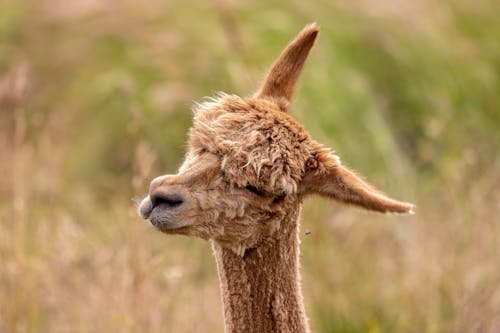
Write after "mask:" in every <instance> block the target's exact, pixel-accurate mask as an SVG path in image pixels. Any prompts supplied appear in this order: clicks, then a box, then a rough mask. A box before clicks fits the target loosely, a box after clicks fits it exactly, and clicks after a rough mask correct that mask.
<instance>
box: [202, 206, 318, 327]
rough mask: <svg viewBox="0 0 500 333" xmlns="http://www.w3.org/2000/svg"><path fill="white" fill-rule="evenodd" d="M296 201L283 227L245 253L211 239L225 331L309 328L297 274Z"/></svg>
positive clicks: (282, 224) (297, 217)
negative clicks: (236, 252) (238, 253)
mask: <svg viewBox="0 0 500 333" xmlns="http://www.w3.org/2000/svg"><path fill="white" fill-rule="evenodd" d="M299 214H300V206H296V207H295V208H294V209H293V210H292V211H291V212H290V214H289V215H288V216H287V217H285V219H284V220H283V221H282V223H281V228H280V229H279V230H278V231H277V232H276V233H275V234H274V235H273V236H270V237H269V238H267V239H265V240H263V241H262V243H261V244H260V245H259V246H258V247H257V248H254V249H248V250H247V251H246V252H245V255H244V256H238V255H237V254H235V253H234V252H233V251H232V250H230V249H227V248H224V247H222V246H220V245H219V244H217V243H216V242H213V243H212V244H213V249H214V253H215V258H216V260H217V268H218V271H219V279H220V286H221V292H222V301H223V304H224V319H225V331H226V333H236V332H249V333H252V332H255V333H262V332H283V333H284V332H290V333H292V332H293V333H306V332H309V328H308V323H307V318H306V316H305V311H304V306H303V301H302V292H301V289H300V273H299V235H298V229H299Z"/></svg>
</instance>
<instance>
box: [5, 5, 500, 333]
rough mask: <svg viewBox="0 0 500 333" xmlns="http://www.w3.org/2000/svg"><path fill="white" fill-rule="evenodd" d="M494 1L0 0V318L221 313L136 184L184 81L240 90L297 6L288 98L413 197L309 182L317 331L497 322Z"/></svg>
mask: <svg viewBox="0 0 500 333" xmlns="http://www.w3.org/2000/svg"><path fill="white" fill-rule="evenodd" d="M499 13H500V6H499V5H498V3H496V2H494V1H489V0H477V1H469V0H442V1H429V0H423V1H412V0H397V1H389V0H381V1H368V0H359V1H340V0H332V1H326V0H317V1H310V2H308V1H298V0H291V1H274V0H272V1H248V2H240V1H234V0H227V1H222V0H213V1H206V2H190V1H180V0H179V1H160V0H150V1H139V0H127V1H121V2H113V1H96V0H73V1H63V0H24V1H23V0H17V1H16V0H0V175H1V176H0V333H11V332H56V333H57V332H180V333H194V332H203V333H210V332H222V331H223V324H222V312H221V302H220V296H219V290H218V282H217V274H216V269H215V262H214V259H213V256H212V253H211V248H210V246H209V244H208V243H207V242H205V241H202V240H199V239H190V238H185V237H180V236H178V237H169V236H165V235H163V234H160V233H159V232H157V231H155V230H153V228H152V227H150V226H149V225H148V224H147V223H145V222H144V221H142V220H141V219H140V218H139V217H138V216H137V214H136V213H135V200H137V199H138V198H140V197H141V196H143V195H144V194H145V193H146V191H147V186H148V184H149V181H150V180H151V179H152V178H153V177H155V176H157V175H160V174H165V173H175V172H176V169H177V167H178V166H179V165H180V163H181V161H182V159H183V153H184V150H185V142H186V135H187V129H188V128H189V126H190V124H191V116H192V113H191V107H192V105H193V102H194V101H201V100H203V97H204V96H211V95H214V94H215V93H216V92H218V91H224V92H228V93H236V94H240V95H249V94H251V93H252V92H253V89H255V87H257V84H258V83H259V80H260V79H261V77H262V74H263V71H264V70H265V69H266V67H267V66H268V65H269V64H270V63H271V61H272V60H274V58H275V57H276V56H277V55H278V53H279V52H280V50H281V48H282V47H283V46H284V45H285V44H286V43H287V41H288V40H289V39H290V38H291V37H292V36H294V34H295V33H296V32H297V31H299V30H300V29H301V28H302V27H303V26H304V25H305V24H306V23H308V22H312V21H316V22H317V23H318V25H319V26H320V28H321V33H320V37H319V40H318V43H317V45H316V46H315V48H314V50H313V51H312V54H311V56H310V58H309V60H308V63H307V64H306V68H305V72H304V75H303V77H302V81H301V86H300V89H299V91H298V94H297V96H296V100H295V103H294V105H293V107H292V114H293V115H294V116H295V117H296V118H297V119H299V120H300V121H301V122H303V123H304V125H305V126H306V128H307V129H308V130H309V131H310V133H311V134H312V136H313V137H314V138H315V139H317V140H318V141H322V142H323V143H325V144H326V145H328V146H330V147H332V148H334V149H335V151H336V152H337V153H338V155H339V156H341V158H342V160H343V161H344V163H345V164H347V165H349V166H350V167H352V168H353V169H355V170H358V171H359V172H360V173H361V174H363V175H364V176H365V177H366V179H368V180H369V181H370V182H372V183H374V184H375V185H376V186H377V187H378V188H381V189H384V191H386V192H387V193H388V194H390V195H391V196H393V197H395V198H397V199H401V200H405V201H411V202H414V203H416V205H417V210H416V215H414V216H384V215H379V214H373V213H367V212H364V211H360V210H358V209H355V208H352V207H346V206H342V205H340V204H337V203H332V202H329V201H326V200H323V199H319V198H314V199H309V200H308V201H307V202H306V204H305V207H304V211H303V217H302V226H301V229H302V236H301V239H302V245H301V246H302V258H301V261H302V274H303V290H304V294H305V301H306V308H307V311H308V315H309V317H310V322H311V326H312V328H313V330H314V332H318V333H319V332H324V333H333V332H342V333H343V332H348V333H355V332H370V333H379V332H415V333H417V332H418V333H420V332H428V333H434V332H436V333H438V332H457V333H458V332H460V333H462V332H478V333H483V332H485V333H495V332H500V218H499V216H500V42H499V40H500V17H499ZM306 230H310V235H306V234H305V231H306ZM307 234H309V232H308V233H307Z"/></svg>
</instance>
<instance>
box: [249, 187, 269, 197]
mask: <svg viewBox="0 0 500 333" xmlns="http://www.w3.org/2000/svg"><path fill="white" fill-rule="evenodd" d="M245 189H246V190H248V191H250V192H252V193H253V194H255V195H258V196H259V197H263V196H265V195H266V193H265V192H264V191H261V190H259V189H258V188H256V187H255V186H252V185H247V186H245Z"/></svg>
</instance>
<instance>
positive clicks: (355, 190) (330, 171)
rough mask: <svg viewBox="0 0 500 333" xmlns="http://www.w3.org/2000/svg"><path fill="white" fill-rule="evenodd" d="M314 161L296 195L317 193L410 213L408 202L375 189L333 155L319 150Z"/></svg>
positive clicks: (378, 207)
mask: <svg viewBox="0 0 500 333" xmlns="http://www.w3.org/2000/svg"><path fill="white" fill-rule="evenodd" d="M315 164H316V166H315V167H314V168H313V169H311V170H308V171H307V173H306V175H305V176H304V179H303V180H302V183H301V185H300V186H299V193H300V194H302V195H307V194H319V195H321V196H325V197H328V198H330V199H334V200H337V201H340V202H343V203H347V204H352V205H356V206H359V207H362V208H365V209H369V210H374V211H377V212H382V213H408V214H413V208H414V206H413V205H412V204H410V203H407V202H400V201H396V200H394V199H391V198H389V197H387V196H385V195H384V194H382V193H381V192H379V191H377V190H376V189H374V188H373V187H372V186H371V185H370V184H368V183H367V182H365V181H364V180H363V179H361V178H360V177H359V176H357V175H356V174H355V173H354V172H353V171H351V170H349V169H348V168H346V167H345V166H343V165H342V164H341V163H340V160H339V158H338V157H337V156H335V155H333V154H328V153H326V152H322V154H318V156H317V158H316V161H315Z"/></svg>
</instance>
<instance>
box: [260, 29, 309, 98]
mask: <svg viewBox="0 0 500 333" xmlns="http://www.w3.org/2000/svg"><path fill="white" fill-rule="evenodd" d="M318 32H319V30H318V27H317V26H316V23H311V24H309V25H307V26H305V27H304V29H302V31H301V32H300V33H299V34H298V35H297V37H295V39H294V40H293V41H291V42H290V43H289V44H288V46H287V47H286V48H285V49H284V50H283V52H282V53H281V54H280V56H279V57H278V59H277V60H276V61H275V62H274V64H273V65H272V66H271V69H270V70H269V72H267V75H266V77H265V79H264V81H263V82H262V84H261V87H260V88H259V90H258V91H257V93H256V94H255V97H260V98H271V99H277V100H279V99H281V100H283V99H284V100H286V102H290V101H291V99H292V96H293V92H294V90H295V86H296V85H297V81H298V80H299V77H300V73H301V72H302V68H303V67H304V63H305V61H306V58H307V56H308V54H309V51H310V50H311V48H312V47H313V45H314V41H315V40H316V36H317V35H318Z"/></svg>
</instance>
